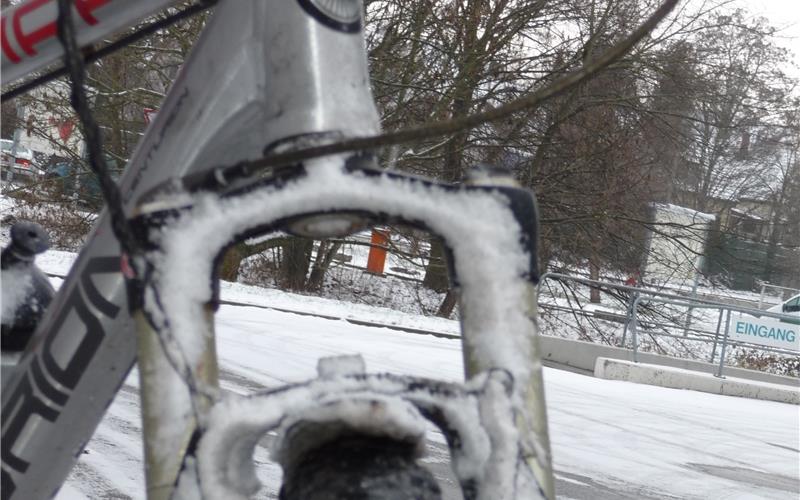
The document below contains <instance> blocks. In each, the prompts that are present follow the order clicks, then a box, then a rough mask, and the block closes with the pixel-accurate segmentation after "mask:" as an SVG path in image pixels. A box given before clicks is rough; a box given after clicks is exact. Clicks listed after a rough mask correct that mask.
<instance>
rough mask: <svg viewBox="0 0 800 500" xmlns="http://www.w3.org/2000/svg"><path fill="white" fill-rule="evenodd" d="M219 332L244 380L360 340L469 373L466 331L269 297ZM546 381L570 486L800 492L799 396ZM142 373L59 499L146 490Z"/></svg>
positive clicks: (251, 384) (442, 460) (253, 386)
mask: <svg viewBox="0 0 800 500" xmlns="http://www.w3.org/2000/svg"><path fill="white" fill-rule="evenodd" d="M217 332H218V337H219V352H220V358H221V365H222V373H221V383H222V387H223V388H224V389H225V390H229V391H233V392H237V393H248V392H251V391H253V390H257V389H259V388H262V387H274V386H277V385H281V384H284V383H287V382H290V381H299V380H304V379H307V378H311V377H313V376H314V373H315V366H316V360H317V359H318V358H319V357H321V356H330V355H336V354H346V353H354V352H361V353H362V354H363V355H364V358H365V360H366V362H367V369H368V370H369V371H373V372H377V371H391V372H396V373H405V374H412V375H418V376H426V377H436V378H442V379H446V380H456V379H458V378H459V377H460V373H461V369H462V365H461V354H460V346H459V342H458V341H457V340H455V339H448V338H437V337H432V336H423V335H414V334H412V333H408V332H399V331H393V330H388V329H385V328H374V327H368V326H362V325H354V324H351V323H348V322H345V321H334V320H328V319H321V318H315V317H309V316H300V315H296V314H290V313H285V312H279V311H273V310H268V309H259V308H242V307H234V306H223V307H222V308H221V310H220V313H219V316H218V321H217ZM545 384H546V390H547V397H548V411H549V422H550V429H551V440H552V448H553V456H554V464H555V468H556V478H557V491H558V494H559V497H560V498H564V499H590V498H591V499H634V498H636V499H651V498H652V499H655V498H660V499H663V498H668V499H669V498H675V499H677V498H681V499H698V500H699V499H709V498H742V499H744V498H770V499H784V498H785V499H792V500H796V499H797V498H798V495H799V494H800V486H798V485H800V478H799V477H798V471H799V470H800V469H799V468H798V459H799V457H800V450H798V449H797V448H798V441H799V440H800V436H799V435H798V433H799V432H800V431H799V429H800V425H799V424H800V417H799V415H798V408H797V407H796V406H791V405H785V404H780V403H774V402H768V401H755V400H748V399H743V398H733V397H727V396H717V395H712V394H703V393H696V392H691V391H679V390H673V389H665V388H659V387H651V386H644V385H637V384H630V383H626V382H615V381H607V380H600V379H595V378H592V377H588V376H585V375H580V374H575V373H569V372H565V371H561V370H554V369H548V368H546V369H545ZM136 386H137V381H136V378H135V377H134V376H132V377H129V379H128V381H127V382H126V384H125V385H124V386H123V388H122V390H121V392H120V394H119V395H118V397H117V399H116V400H115V402H114V404H113V405H112V406H111V408H110V410H109V414H108V416H107V417H106V419H105V420H104V422H103V423H102V424H101V426H100V428H99V429H98V431H97V433H96V434H95V436H94V438H93V439H92V441H91V442H90V443H89V445H88V453H86V454H84V455H82V457H81V459H80V461H79V463H78V465H77V466H76V468H75V469H74V471H73V474H72V475H71V476H70V479H69V480H68V483H67V484H66V485H65V487H64V488H63V489H62V492H61V493H60V494H59V496H58V499H59V500H73V499H79V498H91V499H95V498H135V499H139V498H144V484H143V473H142V470H141V466H142V458H141V456H142V453H141V441H140V437H139V435H140V427H139V422H138V412H139V403H138V396H137V393H136ZM269 440H270V437H269V436H266V437H265V438H264V440H263V444H264V445H267V444H268V441H269ZM443 442H444V441H443V439H442V437H441V435H437V434H436V433H432V434H431V436H430V442H429V454H428V457H427V458H426V459H425V462H426V463H427V464H429V466H430V467H431V468H432V470H433V471H434V473H435V475H437V476H438V477H440V478H442V479H443V484H444V485H445V490H446V496H447V498H453V499H455V498H459V495H458V492H457V489H456V488H455V487H454V483H453V482H452V477H451V476H450V475H449V472H448V469H447V467H448V465H447V453H446V448H445V447H444V446H443V444H442V443H443ZM254 460H255V462H256V464H257V470H258V474H259V478H260V479H261V481H262V483H264V484H265V488H264V489H263V490H262V492H261V493H259V495H258V497H257V498H276V494H277V488H278V485H279V483H280V469H279V467H278V466H276V465H275V464H273V463H271V462H270V461H269V456H268V451H267V449H266V447H265V446H259V447H257V449H256V452H255V455H254ZM448 481H449V483H448ZM448 484H449V486H448Z"/></svg>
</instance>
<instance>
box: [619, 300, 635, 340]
mask: <svg viewBox="0 0 800 500" xmlns="http://www.w3.org/2000/svg"><path fill="white" fill-rule="evenodd" d="M637 298H639V292H634V293H632V294H631V298H630V300H628V311H627V312H626V313H625V327H624V328H623V329H622V342H620V347H625V338H626V337H627V336H628V326H629V325H630V324H631V319H632V318H633V305H634V303H635V302H636V299H637Z"/></svg>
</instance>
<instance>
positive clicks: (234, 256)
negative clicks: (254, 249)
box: [217, 243, 246, 282]
mask: <svg viewBox="0 0 800 500" xmlns="http://www.w3.org/2000/svg"><path fill="white" fill-rule="evenodd" d="M245 246H246V245H245V244H244V243H239V244H238V245H234V246H232V247H230V248H229V249H228V251H227V252H225V255H224V256H223V257H222V260H221V261H220V264H219V269H218V270H217V275H218V276H219V279H221V280H223V281H233V282H235V281H236V280H237V279H238V278H239V266H240V265H241V263H242V259H243V258H244V257H245V255H244V252H243V248H242V247H245Z"/></svg>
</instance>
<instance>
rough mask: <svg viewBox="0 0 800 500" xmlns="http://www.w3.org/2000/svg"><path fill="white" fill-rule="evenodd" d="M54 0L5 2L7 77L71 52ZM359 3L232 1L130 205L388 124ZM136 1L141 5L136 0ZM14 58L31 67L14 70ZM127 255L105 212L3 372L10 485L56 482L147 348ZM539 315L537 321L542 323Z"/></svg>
mask: <svg viewBox="0 0 800 500" xmlns="http://www.w3.org/2000/svg"><path fill="white" fill-rule="evenodd" d="M54 3H55V2H54V1H52V0H51V1H41V0H30V1H28V2H25V3H23V4H21V5H19V6H16V7H15V8H14V9H13V10H11V11H10V13H9V14H8V15H6V14H5V13H4V15H3V20H2V25H3V27H5V26H6V25H7V20H8V19H11V20H12V24H13V25H14V26H15V30H14V34H15V38H13V39H12V38H11V37H10V36H8V37H7V36H6V34H7V33H8V32H7V30H4V37H3V78H4V82H3V83H4V84H6V83H8V82H7V81H6V80H5V79H6V78H9V81H11V80H13V79H18V78H20V77H21V76H24V75H26V74H29V73H30V72H31V71H35V70H37V69H40V68H42V67H43V66H44V65H46V64H48V63H50V62H52V61H53V60H55V59H57V58H58V57H59V54H60V53H61V52H60V49H59V46H58V43H57V42H56V41H55V40H54V28H52V27H51V24H50V23H49V21H48V20H51V21H52V20H53V19H55V10H54V7H53V6H54ZM169 3H171V2H168V1H165V0H150V1H138V2H128V1H125V0H114V1H112V0H105V1H104V0H94V1H92V0H83V1H78V2H76V11H77V12H78V13H79V14H80V15H81V17H82V19H84V21H86V20H87V17H85V15H91V17H92V19H94V20H95V21H96V23H94V24H91V23H88V21H87V23H88V24H91V27H90V28H88V29H86V30H82V33H83V34H81V35H79V40H80V41H82V42H84V43H87V42H89V41H92V40H97V39H99V38H101V37H103V36H105V35H106V34H108V33H110V32H112V31H114V30H116V29H118V28H120V27H123V26H129V25H131V24H132V23H133V22H135V21H136V20H137V19H139V18H141V17H142V15H145V14H146V13H149V12H154V11H156V10H158V9H159V8H162V7H163V6H165V5H167V4H169ZM352 4H353V5H356V6H357V8H358V10H357V11H356V14H355V17H353V16H352V15H349V16H348V15H345V16H344V17H342V16H341V15H337V13H333V12H326V11H325V10H324V8H321V7H319V5H318V2H316V1H314V0H297V1H293V2H287V1H284V0H280V1H276V2H273V3H269V2H266V1H264V0H236V1H221V2H219V4H218V6H217V7H216V8H215V12H214V14H213V16H212V18H211V20H210V22H209V23H208V26H207V27H206V29H205V30H204V32H203V33H202V35H201V37H200V39H199V40H198V42H197V44H196V45H195V47H194V48H193V50H192V53H191V54H190V57H189V58H188V59H187V61H186V62H185V64H184V66H183V68H182V69H181V72H180V74H179V76H178V78H177V79H176V81H175V82H174V84H173V86H172V88H171V89H170V92H169V94H168V95H167V97H166V98H165V100H164V102H163V104H162V106H161V108H160V110H159V113H158V114H157V116H156V119H155V120H154V121H153V123H152V124H151V125H150V126H149V128H148V130H147V132H146V134H145V136H144V138H143V139H142V141H141V143H140V144H139V145H138V147H137V148H136V151H135V152H134V154H133V156H132V158H131V160H130V161H129V163H128V165H127V167H126V170H125V174H124V176H123V178H122V180H121V191H122V194H123V199H124V202H125V208H126V210H127V211H128V214H129V215H130V216H133V215H135V213H134V212H135V211H136V210H137V207H139V206H140V203H141V201H142V199H141V198H142V196H143V195H145V194H146V193H148V192H150V191H151V190H152V189H154V188H156V187H158V186H163V185H165V184H167V183H168V181H170V180H171V179H181V178H185V177H187V176H191V175H192V174H198V173H201V172H205V171H208V170H210V169H212V168H213V167H217V166H221V165H230V164H234V163H236V162H238V161H243V160H252V159H256V158H260V157H261V156H263V155H264V154H265V153H266V152H270V151H279V150H285V149H286V148H291V147H293V146H294V145H295V144H306V143H307V141H309V140H311V141H319V142H327V141H330V140H333V139H336V138H341V137H354V136H367V135H372V134H375V133H377V132H378V130H379V124H378V123H379V122H378V115H377V112H376V109H375V107H374V104H373V102H372V98H371V94H370V91H369V77H368V74H367V68H366V60H365V56H364V53H365V52H364V46H363V44H364V41H363V36H362V30H363V26H362V24H363V21H362V20H361V12H360V9H361V5H360V2H356V1H354V2H352ZM131 5H136V7H135V8H132V7H126V6H131ZM34 13H36V15H34ZM345 14H347V13H345ZM351 14H352V13H351ZM26 16H29V17H26ZM48 16H49V17H48ZM34 18H35V20H36V24H34V26H42V28H38V29H36V28H32V29H31V31H30V32H31V33H32V34H38V35H36V36H39V37H42V38H41V39H40V40H41V41H36V38H35V37H34V39H33V41H31V38H30V37H31V36H32V35H28V37H27V38H25V36H20V34H21V33H22V31H20V30H21V29H23V28H25V27H26V26H28V25H27V24H26V23H27V21H26V19H31V22H33V19H34ZM17 26H21V27H22V28H20V30H18V29H17V28H16V27H17ZM52 26H54V25H52ZM45 35H47V36H45ZM26 40H27V41H26ZM39 43H40V45H38V44H39ZM26 44H27V45H26ZM34 45H35V47H34ZM26 47H27V48H28V49H30V50H27V51H26V50H25V48H26ZM18 49H20V50H18ZM12 51H13V53H14V54H16V55H17V56H20V57H19V59H20V60H19V61H14V60H13V58H12V57H11V54H12ZM31 51H33V53H31ZM23 52H25V53H26V54H27V56H26V57H24V58H23V57H21V54H22V53H23ZM37 52H38V53H37ZM13 64H18V65H19V66H18V67H17V69H15V70H13V71H11V70H7V68H10V67H12V66H13ZM120 268H121V256H120V249H119V245H118V243H117V241H116V240H115V238H114V236H113V235H112V233H111V230H110V224H109V218H108V215H107V214H106V213H105V212H104V213H103V214H101V216H100V218H99V221H98V223H97V224H96V226H95V228H94V229H93V231H92V233H91V234H90V236H89V238H88V240H87V243H86V245H85V247H84V248H83V250H82V251H81V253H80V255H79V257H78V259H77V260H76V262H75V264H74V266H73V268H72V269H71V271H70V273H69V275H68V276H67V278H66V280H65V281H64V283H63V285H62V286H61V289H60V290H59V292H58V294H57V296H56V298H55V299H54V301H53V303H52V304H51V306H50V308H49V309H48V311H47V312H46V314H45V316H44V318H43V319H42V322H41V323H40V325H39V328H38V329H37V332H36V334H35V335H34V337H33V339H32V340H31V342H30V345H29V347H28V349H27V351H26V352H25V353H24V355H23V357H22V358H21V360H20V362H19V364H18V365H17V367H16V369H15V370H14V372H13V373H12V374H11V376H10V377H8V379H7V380H4V381H3V394H2V418H3V429H2V498H3V499H30V498H46V497H50V496H53V495H55V493H56V492H57V491H58V488H59V487H60V485H61V484H62V482H63V481H64V479H65V478H66V476H67V475H68V474H69V471H70V469H71V468H72V466H73V464H74V462H75V461H76V459H77V457H78V456H79V455H80V452H81V450H82V449H83V446H84V445H85V444H86V442H87V441H88V440H89V439H90V438H91V436H92V434H93V432H94V430H95V428H96V427H97V425H98V424H99V423H100V421H101V419H102V417H103V415H104V413H105V410H106V408H107V407H108V405H109V404H110V403H111V401H112V399H113V397H114V395H115V394H116V392H117V390H118V389H119V387H120V386H121V384H122V383H123V382H124V380H125V378H126V376H127V374H128V372H129V370H130V368H131V367H132V366H133V363H134V362H135V361H136V356H137V345H136V344H137V342H136V334H135V332H134V329H135V328H136V327H135V324H134V321H132V319H131V317H130V314H129V307H128V306H129V304H128V301H129V300H131V299H132V297H129V296H128V295H127V292H126V284H125V280H124V279H123V276H122V275H121V273H120ZM529 293H530V294H531V295H530V296H529V297H527V298H525V299H524V302H525V305H527V307H535V303H536V302H535V291H534V290H533V288H532V287H530V290H529ZM520 305H522V304H520ZM528 312H531V311H528ZM530 328H531V329H532V330H531V333H534V331H533V328H534V326H533V324H531V327H530ZM139 348H140V352H141V349H142V348H143V346H141V345H140V346H139ZM145 349H146V348H145ZM473 354H474V353H473ZM534 354H537V353H536V350H534ZM465 356H466V362H465V366H466V370H467V375H468V376H469V375H472V374H474V373H476V372H477V371H480V370H482V369H485V368H486V366H484V363H483V362H478V361H476V359H477V357H475V356H471V355H470V353H469V346H467V345H465ZM142 361H143V362H146V360H142ZM532 364H533V365H534V367H533V369H532V379H531V381H530V391H528V389H526V391H525V393H526V394H528V395H529V396H530V397H531V398H532V399H531V400H530V401H531V402H532V401H533V400H534V399H536V400H537V401H539V402H543V401H544V400H543V395H542V394H543V392H542V391H543V389H542V385H541V366H540V364H539V363H538V362H537V361H536V360H532ZM527 383H528V381H526V384H527ZM526 387H528V386H527V385H526ZM144 397H148V396H147V395H146V394H145V396H144ZM143 406H144V405H143ZM143 411H144V408H143ZM530 418H531V422H528V423H527V424H528V425H530V426H531V427H530V428H525V430H524V432H525V433H534V434H536V435H537V436H538V437H542V436H544V440H541V439H539V440H538V441H537V442H543V443H544V449H543V450H540V454H539V455H540V457H539V458H540V459H541V462H540V463H539V464H538V465H537V466H534V465H533V464H530V465H531V467H532V468H534V469H536V468H540V469H542V470H537V471H536V475H537V477H540V478H544V479H542V484H543V487H544V489H545V491H546V493H547V495H548V497H552V496H553V493H552V473H551V470H550V463H549V444H547V440H546V436H547V430H546V418H545V414H544V408H543V407H541V406H539V407H538V408H535V409H533V411H532V412H531V415H530ZM146 439H147V437H146ZM170 474H171V473H170ZM548 478H549V479H548ZM149 480H150V479H149V478H148V481H149Z"/></svg>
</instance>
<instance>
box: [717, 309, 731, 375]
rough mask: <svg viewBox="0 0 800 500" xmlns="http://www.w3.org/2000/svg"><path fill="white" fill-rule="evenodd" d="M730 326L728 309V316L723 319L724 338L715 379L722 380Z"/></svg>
mask: <svg viewBox="0 0 800 500" xmlns="http://www.w3.org/2000/svg"><path fill="white" fill-rule="evenodd" d="M730 326H731V310H730V309H728V314H727V315H726V317H725V336H724V337H722V349H720V351H719V370H718V371H717V374H716V375H715V376H716V377H719V378H724V377H723V376H722V368H723V367H724V366H725V348H726V347H728V330H729V328H730Z"/></svg>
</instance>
